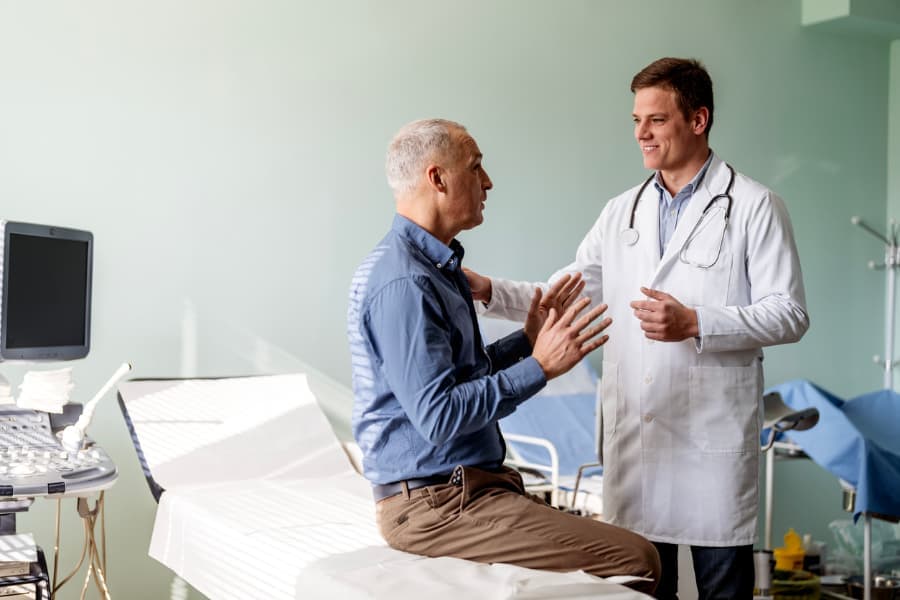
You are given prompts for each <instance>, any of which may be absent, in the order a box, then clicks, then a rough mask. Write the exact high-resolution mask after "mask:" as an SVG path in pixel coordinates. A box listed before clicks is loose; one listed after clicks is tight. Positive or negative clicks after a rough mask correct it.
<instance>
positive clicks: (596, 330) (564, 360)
mask: <svg viewBox="0 0 900 600" xmlns="http://www.w3.org/2000/svg"><path fill="white" fill-rule="evenodd" d="M590 303H591V300H590V298H581V299H579V300H576V301H575V302H573V303H572V305H571V306H570V307H569V308H568V309H566V311H565V312H564V313H562V314H560V313H557V312H556V309H555V308H551V309H550V314H549V315H547V320H546V321H544V326H543V327H541V330H540V332H539V333H538V336H537V340H535V342H534V350H533V351H532V352H531V356H532V357H533V358H534V359H535V360H536V361H537V362H538V364H539V365H540V366H541V369H542V370H543V371H544V376H545V377H546V378H547V379H553V378H554V377H558V376H559V375H562V374H563V373H565V372H566V371H568V370H569V369H571V368H572V367H574V366H575V365H577V364H578V362H579V361H580V360H581V359H582V358H584V357H585V356H587V355H588V354H590V353H591V352H593V351H594V350H596V349H597V348H599V347H600V346H602V345H603V344H605V343H606V341H607V340H608V339H609V336H608V335H600V334H601V333H602V332H603V330H604V329H606V328H607V327H609V324H610V323H612V319H609V318H606V319H603V320H602V321H600V322H599V323H598V324H596V325H591V322H592V321H594V319H596V318H597V317H599V316H600V315H602V314H603V311H605V310H606V305H605V304H601V305H599V306H595V307H594V308H592V309H590V310H589V311H587V312H586V313H584V314H583V315H582V316H580V317H579V316H578V315H579V314H580V313H581V312H582V311H583V310H584V309H585V308H587V307H588V306H589V305H590Z"/></svg>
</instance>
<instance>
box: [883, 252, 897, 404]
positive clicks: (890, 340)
mask: <svg viewBox="0 0 900 600" xmlns="http://www.w3.org/2000/svg"><path fill="white" fill-rule="evenodd" d="M884 266H885V270H886V271H887V291H886V296H887V299H886V302H885V307H884V312H885V322H886V323H887V325H886V327H885V331H884V389H886V390H892V389H894V308H895V302H896V293H895V289H896V280H897V272H896V269H897V247H896V246H895V245H893V244H890V245H888V246H887V248H886V249H885V257H884Z"/></svg>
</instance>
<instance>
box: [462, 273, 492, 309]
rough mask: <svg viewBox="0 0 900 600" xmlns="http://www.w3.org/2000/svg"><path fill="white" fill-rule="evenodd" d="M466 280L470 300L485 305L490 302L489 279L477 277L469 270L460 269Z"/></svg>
mask: <svg viewBox="0 0 900 600" xmlns="http://www.w3.org/2000/svg"><path fill="white" fill-rule="evenodd" d="M462 270H463V273H464V274H465V276H466V279H468V280H469V287H470V288H471V289H472V300H477V301H478V302H484V303H485V304H487V303H488V302H490V301H491V291H492V288H491V278H490V277H485V276H484V275H479V274H478V273H476V272H475V271H473V270H471V269H467V268H465V267H463V268H462Z"/></svg>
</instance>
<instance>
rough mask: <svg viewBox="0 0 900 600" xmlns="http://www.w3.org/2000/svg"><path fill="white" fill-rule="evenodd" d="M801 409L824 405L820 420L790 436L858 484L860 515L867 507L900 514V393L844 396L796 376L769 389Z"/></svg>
mask: <svg viewBox="0 0 900 600" xmlns="http://www.w3.org/2000/svg"><path fill="white" fill-rule="evenodd" d="M766 391H767V392H768V391H776V392H778V393H780V394H781V397H782V399H783V401H784V403H785V404H787V405H788V406H790V407H791V408H794V409H796V410H801V409H804V408H808V407H815V408H817V409H819V423H818V424H817V425H816V426H815V427H813V428H812V429H808V430H806V431H789V432H787V434H786V435H787V437H788V438H789V439H790V440H791V441H793V442H794V443H796V444H797V445H798V446H800V447H801V448H802V449H803V451H804V452H806V454H808V455H809V457H810V458H811V459H812V460H814V461H815V462H816V463H817V464H819V465H821V466H822V467H824V468H825V469H827V470H828V471H830V472H831V473H832V474H834V475H835V476H837V477H840V478H841V479H843V480H844V481H846V482H847V483H849V484H851V485H853V486H854V487H855V488H856V506H855V512H854V515H853V516H854V519H856V518H859V515H861V514H863V513H877V514H881V515H887V516H889V517H893V518H900V394H897V393H896V392H894V391H892V390H878V391H875V392H870V393H868V394H863V395H862V396H857V397H856V398H853V399H851V400H843V399H841V398H839V397H837V396H835V395H834V394H832V393H830V392H828V391H826V390H823V389H822V388H820V387H818V386H817V385H815V384H813V383H811V382H809V381H805V380H795V381H789V382H787V383H783V384H780V385H776V386H774V387H772V388H770V389H768V390H766Z"/></svg>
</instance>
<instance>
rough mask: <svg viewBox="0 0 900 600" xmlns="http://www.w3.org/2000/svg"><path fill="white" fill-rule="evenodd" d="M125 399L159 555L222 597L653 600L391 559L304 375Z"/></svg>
mask: <svg viewBox="0 0 900 600" xmlns="http://www.w3.org/2000/svg"><path fill="white" fill-rule="evenodd" d="M134 386H138V387H134ZM120 392H121V393H122V395H123V398H128V397H131V398H134V399H133V400H131V401H128V402H127V405H128V412H129V415H130V418H131V420H132V423H133V425H134V427H135V430H136V434H137V437H138V438H139V439H140V442H141V447H142V450H143V452H144V455H145V458H146V460H147V463H148V466H149V468H150V470H151V472H152V473H153V477H154V479H155V480H156V481H157V482H158V483H159V484H160V485H161V486H162V487H163V488H165V489H166V492H165V493H164V494H163V495H162V496H161V498H160V503H159V508H158V510H157V515H156V521H155V525H154V529H153V537H152V539H151V545H150V555H151V556H153V557H154V558H156V559H157V560H159V561H160V562H162V563H163V564H165V565H167V566H168V567H169V568H171V569H172V570H173V571H175V572H176V573H178V574H179V575H181V576H182V577H183V578H184V579H185V580H186V581H188V582H189V583H191V585H193V586H194V587H196V588H197V589H198V590H200V591H201V592H203V593H204V594H206V595H208V596H209V597H211V598H215V599H219V598H250V597H259V596H261V595H264V596H265V597H269V598H283V599H285V600H287V599H291V598H333V597H342V598H387V597H390V598H391V599H392V600H398V599H399V600H402V599H403V598H405V597H410V598H412V597H413V594H415V597H417V598H418V597H420V595H421V593H422V591H427V593H429V594H430V595H431V597H432V599H437V598H448V599H454V600H455V599H456V598H458V597H459V595H460V594H463V595H467V596H471V597H478V598H511V597H514V598H546V599H549V598H588V597H597V596H603V597H609V598H616V599H618V598H623V599H624V598H641V597H644V596H642V595H641V594H639V593H637V592H633V591H631V590H628V589H627V588H623V587H621V586H617V585H615V584H613V583H611V581H612V580H610V581H604V580H601V579H599V578H596V577H592V576H589V575H586V574H584V573H551V572H545V571H534V570H531V569H524V568H522V567H513V566H510V565H500V564H496V565H487V564H479V563H474V562H470V561H464V560H460V559H454V558H440V559H431V558H423V557H420V556H415V555H412V554H407V553H404V552H399V551H397V550H393V549H391V548H388V547H386V546H385V544H384V541H383V540H382V539H381V536H380V535H379V533H378V531H377V527H376V525H375V515H374V503H373V502H372V496H371V489H370V486H369V484H368V482H366V481H365V479H364V478H362V477H361V476H360V475H358V474H357V473H356V472H355V471H354V470H353V469H352V467H351V466H350V463H349V461H348V459H347V458H346V455H345V454H344V451H343V449H342V448H341V446H340V444H339V443H338V441H337V439H336V437H335V436H334V434H333V433H332V431H331V427H330V425H329V424H328V422H327V420H326V419H325V417H324V415H323V414H322V412H321V411H320V410H319V408H318V405H317V403H316V401H315V398H314V397H313V395H312V393H311V392H310V390H309V387H308V384H307V380H306V377H305V376H304V375H284V376H271V377H253V378H245V379H231V380H200V381H197V380H194V381H181V382H179V381H168V382H161V381H143V382H141V381H135V382H128V384H123V386H121V387H120ZM248 448H249V449H248ZM230 461H233V462H232V464H229V462H230ZM413 584H414V585H413ZM401 592H402V593H401Z"/></svg>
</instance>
